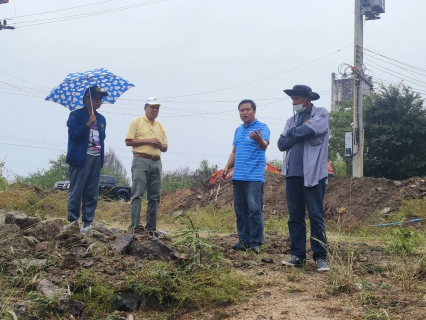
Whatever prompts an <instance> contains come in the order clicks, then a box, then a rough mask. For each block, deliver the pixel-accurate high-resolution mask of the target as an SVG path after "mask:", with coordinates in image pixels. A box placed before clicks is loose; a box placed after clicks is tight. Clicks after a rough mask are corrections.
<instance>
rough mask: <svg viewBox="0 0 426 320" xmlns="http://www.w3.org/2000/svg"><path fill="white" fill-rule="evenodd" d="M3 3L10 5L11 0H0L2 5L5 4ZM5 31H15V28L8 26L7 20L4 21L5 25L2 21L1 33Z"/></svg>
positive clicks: (0, 24) (0, 25)
mask: <svg viewBox="0 0 426 320" xmlns="http://www.w3.org/2000/svg"><path fill="white" fill-rule="evenodd" d="M3 3H9V0H0V4H3ZM3 29H9V30H14V29H15V27H12V26H8V25H7V21H6V19H5V20H3V24H2V23H1V20H0V31H1V30H3Z"/></svg>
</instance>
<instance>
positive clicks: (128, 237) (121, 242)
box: [109, 233, 133, 253]
mask: <svg viewBox="0 0 426 320" xmlns="http://www.w3.org/2000/svg"><path fill="white" fill-rule="evenodd" d="M132 240H133V235H132V234H127V233H123V234H118V235H117V238H116V239H115V240H114V241H110V242H109V244H110V246H111V247H113V248H114V249H115V250H117V251H118V252H120V253H127V252H128V251H129V245H130V244H131V243H132Z"/></svg>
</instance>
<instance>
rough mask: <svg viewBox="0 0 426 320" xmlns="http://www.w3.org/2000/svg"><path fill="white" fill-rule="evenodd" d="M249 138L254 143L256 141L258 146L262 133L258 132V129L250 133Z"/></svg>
mask: <svg viewBox="0 0 426 320" xmlns="http://www.w3.org/2000/svg"><path fill="white" fill-rule="evenodd" d="M249 137H250V138H252V139H253V140H254V141H256V142H257V143H258V144H259V143H261V142H262V140H263V139H262V133H261V132H260V129H257V130H254V131H250V133H249Z"/></svg>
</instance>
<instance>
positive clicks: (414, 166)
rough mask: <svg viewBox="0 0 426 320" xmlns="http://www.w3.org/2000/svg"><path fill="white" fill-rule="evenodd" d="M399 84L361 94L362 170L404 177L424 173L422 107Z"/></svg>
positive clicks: (425, 152) (425, 117)
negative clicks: (363, 114)
mask: <svg viewBox="0 0 426 320" xmlns="http://www.w3.org/2000/svg"><path fill="white" fill-rule="evenodd" d="M423 103H424V100H423V99H421V95H420V94H419V93H416V92H414V91H413V90H411V89H410V88H409V87H406V86H404V85H403V84H401V85H399V86H392V85H390V86H388V87H384V86H382V87H381V88H380V90H379V92H377V93H374V94H372V95H370V96H368V97H366V98H365V103H364V105H365V126H364V128H365V155H364V174H365V175H366V176H373V177H385V178H388V179H406V178H409V177H413V176H421V175H424V174H425V173H426V143H425V137H426V110H425V108H424V105H423Z"/></svg>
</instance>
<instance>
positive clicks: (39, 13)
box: [7, 0, 113, 19]
mask: <svg viewBox="0 0 426 320" xmlns="http://www.w3.org/2000/svg"><path fill="white" fill-rule="evenodd" d="M110 1H113V0H105V1H100V2H94V3H89V4H84V5H81V6H77V7H69V8H65V9H58V10H52V11H45V12H38V13H32V14H26V15H23V16H17V17H15V16H13V17H11V18H7V19H19V18H22V17H30V16H37V15H42V14H48V13H52V12H59V11H67V10H73V9H78V8H82V7H88V6H93V5H96V4H100V3H105V2H110ZM15 13H16V9H15Z"/></svg>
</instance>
